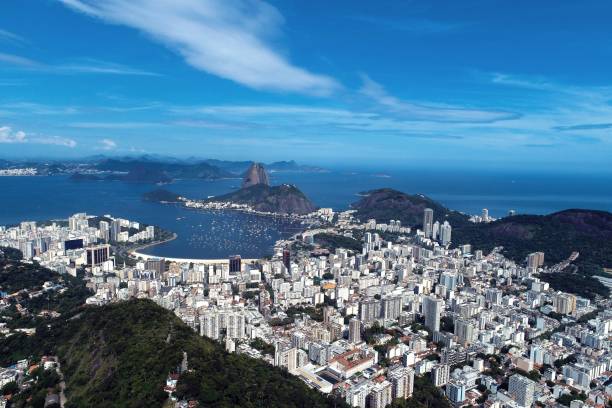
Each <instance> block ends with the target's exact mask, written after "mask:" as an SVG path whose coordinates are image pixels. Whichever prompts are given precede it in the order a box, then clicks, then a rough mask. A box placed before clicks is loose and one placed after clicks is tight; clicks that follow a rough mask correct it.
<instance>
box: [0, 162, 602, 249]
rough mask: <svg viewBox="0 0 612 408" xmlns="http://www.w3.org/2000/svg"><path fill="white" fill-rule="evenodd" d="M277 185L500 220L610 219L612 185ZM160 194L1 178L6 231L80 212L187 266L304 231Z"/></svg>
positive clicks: (455, 181)
mask: <svg viewBox="0 0 612 408" xmlns="http://www.w3.org/2000/svg"><path fill="white" fill-rule="evenodd" d="M271 179H272V183H273V184H280V183H292V184H296V185H297V186H298V187H299V188H300V189H302V191H304V192H305V193H306V194H307V195H308V196H309V197H310V198H311V199H312V200H313V201H314V202H315V204H316V205H318V206H321V207H333V208H334V209H337V210H341V209H346V208H348V207H349V205H350V203H353V202H355V201H357V200H358V199H359V197H358V194H359V193H360V192H363V191H367V190H371V189H375V188H381V187H392V188H396V189H398V190H401V191H405V192H407V193H422V194H426V195H428V196H430V197H432V198H433V199H435V200H438V201H440V202H441V203H443V204H444V205H446V206H447V207H449V208H452V209H456V210H459V211H463V212H466V213H469V214H478V213H480V212H481V210H482V208H488V209H489V213H490V214H491V215H492V216H496V217H499V216H504V215H505V214H507V212H508V210H510V209H514V210H516V211H517V212H519V213H530V214H547V213H550V212H554V211H559V210H563V209H567V208H589V209H600V210H608V211H610V210H612V187H611V186H612V176H610V175H597V176H585V175H558V174H556V175H547V174H510V173H507V174H504V173H494V174H492V173H487V172H477V171H461V172H447V171H431V170H410V171H395V172H389V173H386V174H385V175H381V174H376V175H375V174H373V173H372V172H367V171H366V172H350V171H333V172H329V173H273V174H272V175H271ZM239 185H240V180H239V179H228V180H216V181H203V180H179V181H176V182H174V183H172V184H170V185H168V186H165V188H167V189H169V190H172V191H174V192H176V193H179V194H181V195H184V196H187V197H192V198H206V197H208V196H211V195H219V194H223V193H226V192H229V191H231V190H234V189H236V188H238V187H239ZM154 188H156V186H154V185H151V184H135V183H124V182H119V181H85V182H74V181H71V180H69V179H68V178H67V177H65V176H53V177H0V225H9V224H15V223H18V222H20V221H23V220H48V219H65V218H67V217H68V216H69V215H70V214H72V213H75V212H82V211H85V212H87V213H90V214H96V215H103V214H111V215H113V216H117V217H124V218H129V219H132V220H137V221H141V222H144V223H147V224H155V225H159V226H161V227H162V228H165V229H168V230H170V231H173V232H176V233H177V234H178V239H176V240H174V241H171V242H168V243H165V244H162V245H158V246H155V247H151V248H148V249H147V251H146V252H148V253H151V254H155V255H159V256H168V257H181V258H225V257H227V256H228V255H231V254H240V255H242V256H243V257H245V258H251V257H260V256H263V255H266V254H269V253H270V251H271V248H272V245H273V244H274V242H275V241H276V240H278V239H280V238H282V237H287V236H289V235H291V234H293V233H295V232H297V231H299V229H300V226H299V225H297V224H295V223H291V222H288V221H284V220H278V219H272V218H268V217H259V216H254V215H247V214H242V213H236V212H225V213H221V212H207V211H194V210H188V209H185V208H182V207H180V206H176V205H162V204H157V203H150V202H145V201H143V200H142V199H141V195H142V193H144V192H147V191H151V190H153V189H154Z"/></svg>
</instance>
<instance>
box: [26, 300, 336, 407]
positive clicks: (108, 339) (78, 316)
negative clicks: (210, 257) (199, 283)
mask: <svg viewBox="0 0 612 408" xmlns="http://www.w3.org/2000/svg"><path fill="white" fill-rule="evenodd" d="M49 327H50V328H49V329H46V330H43V331H41V333H40V335H39V334H36V335H35V336H33V338H32V339H28V340H26V342H27V343H29V344H34V343H35V344H36V345H37V347H38V348H39V349H41V350H44V351H45V352H48V353H56V354H57V355H58V356H59V358H60V361H61V364H62V372H63V373H64V376H65V379H66V394H67V397H68V403H67V405H66V407H68V408H71V407H94V406H95V407H118V406H120V407H132V406H146V407H161V406H162V405H163V404H164V402H165V401H166V399H167V394H166V392H165V391H164V390H163V388H164V385H165V380H166V378H167V376H168V375H169V374H170V373H180V376H179V380H178V384H177V389H176V395H177V396H178V397H179V398H180V399H189V400H197V401H199V403H200V406H219V407H220V406H224V407H254V406H268V407H305V406H308V407H331V406H337V407H343V406H345V405H344V403H343V402H342V401H338V400H337V401H332V400H331V399H328V398H327V397H325V396H324V395H323V394H320V393H318V392H316V391H314V390H311V389H310V388H308V387H307V386H306V384H304V383H303V382H302V381H301V380H299V379H298V378H297V377H294V376H292V375H290V374H289V373H288V372H287V371H285V370H281V369H279V368H276V367H272V366H270V365H268V364H267V363H264V362H262V361H260V360H255V359H252V358H250V357H247V356H244V355H237V354H228V353H227V352H225V350H224V349H223V347H222V346H221V345H220V344H219V343H215V342H213V341H212V340H209V339H207V338H204V337H200V336H199V335H198V334H197V333H196V332H195V331H193V329H191V328H190V327H188V326H187V325H186V324H185V323H183V322H182V321H181V320H180V319H179V318H178V317H176V316H175V315H174V314H173V313H172V312H171V311H168V310H166V309H163V308H162V307H160V306H158V305H156V304H155V303H154V302H152V301H150V300H131V301H127V302H120V303H114V304H109V305H107V306H102V307H93V306H92V307H85V308H82V309H81V310H78V311H76V310H75V312H73V313H72V314H71V315H70V316H66V317H65V318H63V319H58V320H57V321H55V322H54V324H52V325H50V326H49ZM14 347H20V344H19V343H17V344H15V345H14ZM183 353H186V357H187V360H186V362H187V368H188V370H187V371H183V370H182V369H180V368H179V367H180V366H181V363H182V362H183V357H184V354H183Z"/></svg>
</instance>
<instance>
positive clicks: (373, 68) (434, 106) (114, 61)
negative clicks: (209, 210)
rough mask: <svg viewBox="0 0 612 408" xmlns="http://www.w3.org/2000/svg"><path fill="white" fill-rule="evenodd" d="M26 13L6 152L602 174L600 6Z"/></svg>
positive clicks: (199, 4) (606, 63)
mask: <svg viewBox="0 0 612 408" xmlns="http://www.w3.org/2000/svg"><path fill="white" fill-rule="evenodd" d="M32 3H33V4H34V6H33V7H23V2H16V1H11V2H6V3H5V4H3V5H2V7H1V8H2V11H3V12H2V13H1V16H0V91H1V92H2V94H1V96H0V148H1V150H2V156H3V157H11V158H15V157H55V158H71V157H83V156H87V155H92V154H106V155H126V154H166V155H172V156H176V157H186V156H193V155H195V156H201V157H213V158H220V159H253V160H261V161H274V160H282V159H295V160H298V161H301V162H308V163H313V164H330V163H332V164H347V163H354V162H355V161H359V162H360V163H366V164H367V163H373V162H376V161H380V159H381V158H385V161H386V162H388V163H389V165H391V166H401V165H404V164H409V163H413V164H417V165H418V164H428V163H436V166H444V165H448V166H455V167H461V166H466V164H465V163H466V162H468V163H469V165H470V166H479V167H484V168H497V167H504V168H511V169H512V168H520V169H526V168H528V169H529V168H531V169H544V168H545V169H561V168H563V169H565V170H569V171H571V170H572V169H576V170H584V168H585V163H589V167H590V168H592V169H593V171H605V170H608V164H607V158H608V157H609V155H610V153H612V149H611V141H610V138H609V129H610V128H612V123H609V122H610V120H609V118H610V116H611V114H612V104H611V103H610V101H612V90H611V88H610V84H609V79H608V77H607V76H608V75H607V73H608V72H609V70H610V68H611V67H610V64H611V63H610V61H612V58H609V56H610V54H611V53H612V48H610V47H609V46H606V38H609V37H610V35H611V34H612V28H610V27H608V24H607V22H606V18H605V16H606V15H609V11H611V10H610V9H611V8H612V6H610V5H607V4H603V3H600V2H588V4H585V3H581V4H580V5H577V4H573V3H570V2H556V3H554V8H552V7H551V5H548V4H544V3H540V4H532V3H513V4H509V3H504V2H495V3H491V2H481V1H467V2H461V4H441V3H438V2H421V3H417V2H407V3H402V4H396V3H393V2H388V3H385V4H378V3H377V4H376V5H374V4H367V3H357V4H354V3H352V2H351V3H348V2H335V3H334V4H333V5H327V4H325V5H323V4H322V3H301V2H294V1H292V2H278V1H273V2H260V1H247V0H245V1H239V2H233V3H229V2H218V1H192V0H183V1H173V2H170V1H167V2H166V1H161V2H157V3H155V4H154V5H149V6H148V7H146V8H145V7H139V2H127V1H123V0H109V1H102V2H91V1H85V0H63V1H48V2H36V3H34V2H32ZM551 4H552V3H551ZM26 19H27V20H26ZM23 21H29V22H30V23H29V24H28V25H27V26H26V25H24V24H22V22H23ZM48 21H53V22H55V24H45V23H46V22H48ZM245 21H246V22H247V23H245ZM33 27H35V28H33Z"/></svg>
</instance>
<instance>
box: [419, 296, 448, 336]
mask: <svg viewBox="0 0 612 408" xmlns="http://www.w3.org/2000/svg"><path fill="white" fill-rule="evenodd" d="M443 308H444V301H443V300H442V299H438V298H436V297H433V296H426V297H425V298H423V314H424V315H425V326H427V327H428V328H429V329H431V330H432V331H440V315H441V314H442V309H443Z"/></svg>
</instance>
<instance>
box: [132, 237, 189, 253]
mask: <svg viewBox="0 0 612 408" xmlns="http://www.w3.org/2000/svg"><path fill="white" fill-rule="evenodd" d="M177 238H178V234H177V233H176V232H173V233H172V236H171V237H170V238H166V239H164V240H162V241H156V242H149V243H147V244H144V245H139V246H137V247H135V248H134V249H132V250H130V251H128V255H130V256H132V255H133V254H141V253H140V252H138V251H140V250H142V249H145V248H150V247H152V246H156V245H161V244H165V243H166V242H170V241H174V240H175V239H177ZM142 255H147V254H142Z"/></svg>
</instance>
